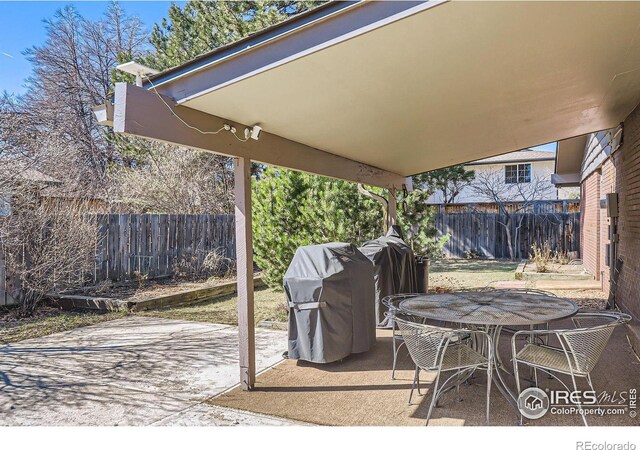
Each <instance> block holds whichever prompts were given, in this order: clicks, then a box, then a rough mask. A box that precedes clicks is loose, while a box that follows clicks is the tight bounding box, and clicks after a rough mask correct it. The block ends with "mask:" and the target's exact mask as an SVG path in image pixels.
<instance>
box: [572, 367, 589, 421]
mask: <svg viewBox="0 0 640 450" xmlns="http://www.w3.org/2000/svg"><path fill="white" fill-rule="evenodd" d="M571 382H572V383H573V391H574V392H578V385H577V384H576V377H575V376H573V374H571ZM577 403H578V409H579V410H580V415H581V416H582V421H583V422H584V426H585V427H588V426H589V424H588V423H587V418H586V416H585V414H584V410H583V409H582V403H580V401H579V400H578V401H577Z"/></svg>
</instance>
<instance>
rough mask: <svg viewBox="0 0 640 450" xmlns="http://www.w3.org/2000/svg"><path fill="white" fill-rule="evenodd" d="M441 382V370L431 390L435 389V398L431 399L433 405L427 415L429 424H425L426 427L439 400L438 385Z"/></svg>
mask: <svg viewBox="0 0 640 450" xmlns="http://www.w3.org/2000/svg"><path fill="white" fill-rule="evenodd" d="M439 382H440V370H438V374H437V375H436V379H435V381H434V382H433V386H432V387H431V389H433V397H432V398H431V404H430V405H429V412H428V413H427V422H426V423H425V426H427V425H429V419H430V418H431V413H432V412H433V407H434V406H435V404H436V402H437V400H438V383H439Z"/></svg>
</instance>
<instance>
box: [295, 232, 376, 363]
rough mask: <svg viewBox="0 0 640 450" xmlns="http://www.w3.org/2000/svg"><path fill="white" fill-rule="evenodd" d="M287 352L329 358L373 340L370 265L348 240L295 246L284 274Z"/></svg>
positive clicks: (367, 345) (316, 359) (301, 356)
mask: <svg viewBox="0 0 640 450" xmlns="http://www.w3.org/2000/svg"><path fill="white" fill-rule="evenodd" d="M284 290H285V294H286V296H287V301H288V302H289V307H290V309H289V358H293V359H302V360H305V361H310V362H315V363H330V362H333V361H338V360H340V359H343V358H345V357H347V356H349V355H350V354H351V353H362V352H366V351H368V350H369V349H370V348H371V347H372V346H373V344H374V343H375V341H376V327H375V318H374V294H373V267H372V265H371V262H370V261H369V260H368V259H367V258H366V257H365V256H364V255H363V254H362V253H360V251H359V250H358V249H357V248H356V246H355V245H353V244H345V243H341V242H333V243H329V244H321V245H308V246H304V247H300V248H299V249H298V250H297V251H296V254H295V255H294V257H293V260H292V261H291V264H290V265H289V268H288V269H287V273H286V274H285V276H284Z"/></svg>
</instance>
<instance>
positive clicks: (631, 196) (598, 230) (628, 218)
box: [580, 106, 640, 320]
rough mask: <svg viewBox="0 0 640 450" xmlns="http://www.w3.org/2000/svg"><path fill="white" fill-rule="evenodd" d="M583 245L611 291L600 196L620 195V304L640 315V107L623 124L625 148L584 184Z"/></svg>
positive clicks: (606, 222) (595, 273)
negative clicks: (621, 264) (621, 262)
mask: <svg viewBox="0 0 640 450" xmlns="http://www.w3.org/2000/svg"><path fill="white" fill-rule="evenodd" d="M580 189H581V196H582V201H581V204H580V208H581V213H582V214H581V226H582V233H581V248H582V260H583V261H584V266H585V269H587V270H588V271H589V273H591V274H592V275H593V276H594V277H595V278H596V279H598V280H602V281H603V287H604V290H605V291H606V292H608V291H609V266H608V265H607V264H606V258H607V244H608V243H609V234H608V233H609V231H608V226H609V224H610V220H611V219H609V218H608V217H607V210H606V208H600V200H601V199H603V198H605V197H606V194H607V193H610V192H617V193H618V209H619V217H618V230H617V231H618V235H619V243H618V246H617V252H618V253H617V256H618V257H619V258H621V259H622V260H623V266H622V272H621V273H620V278H619V280H618V290H617V293H616V302H617V304H618V305H619V306H620V307H621V309H623V310H625V311H626V312H629V313H630V314H631V315H633V316H634V318H635V319H636V320H638V319H640V106H638V107H637V108H636V109H635V110H634V111H633V112H632V113H631V114H630V115H629V116H628V117H627V118H626V119H625V121H624V123H623V138H622V144H621V146H620V148H619V149H618V150H617V151H615V152H614V153H612V154H611V155H610V156H609V157H608V158H607V159H605V160H604V161H603V162H602V164H601V165H600V166H599V168H598V169H597V170H594V171H593V172H592V173H591V174H589V175H588V176H587V177H586V178H585V179H584V180H583V182H582V184H581V188H580Z"/></svg>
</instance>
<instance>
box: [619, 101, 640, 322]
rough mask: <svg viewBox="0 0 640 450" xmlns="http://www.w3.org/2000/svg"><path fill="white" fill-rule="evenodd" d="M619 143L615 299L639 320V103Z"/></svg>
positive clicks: (628, 120)
mask: <svg viewBox="0 0 640 450" xmlns="http://www.w3.org/2000/svg"><path fill="white" fill-rule="evenodd" d="M623 127H624V134H623V141H622V146H621V147H620V149H619V150H618V152H616V153H615V154H614V155H613V156H614V160H613V164H614V165H615V168H616V174H617V179H616V180H615V186H616V191H617V192H618V202H619V203H618V206H619V208H620V217H619V219H618V234H619V236H620V243H619V245H618V256H619V257H620V258H622V260H623V261H624V263H623V267H622V272H621V273H620V279H619V280H618V291H617V295H616V298H617V301H618V302H619V303H620V305H621V306H622V307H623V309H625V310H627V311H628V312H629V313H631V314H632V315H633V316H634V317H635V319H636V320H638V319H640V106H639V107H637V108H636V109H635V110H634V111H633V112H632V113H631V114H630V115H629V117H627V118H626V119H625V121H624V124H623Z"/></svg>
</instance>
